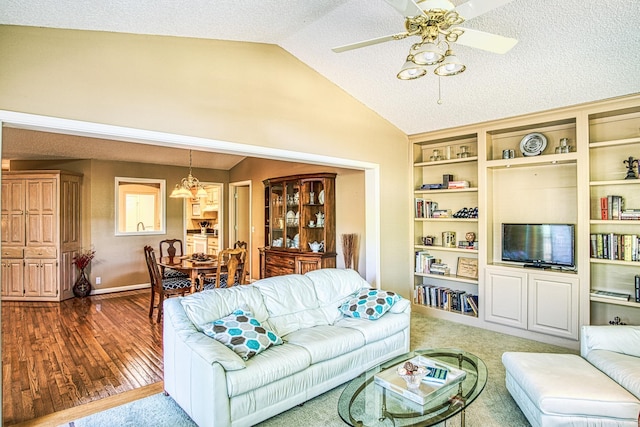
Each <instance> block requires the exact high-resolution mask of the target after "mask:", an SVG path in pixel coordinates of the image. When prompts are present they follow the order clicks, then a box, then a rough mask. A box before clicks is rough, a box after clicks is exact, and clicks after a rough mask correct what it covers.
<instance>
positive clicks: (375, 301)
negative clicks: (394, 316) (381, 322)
mask: <svg viewBox="0 0 640 427" xmlns="http://www.w3.org/2000/svg"><path fill="white" fill-rule="evenodd" d="M400 298H401V297H400V295H398V294H396V293H394V292H391V291H382V290H379V289H362V290H360V292H358V294H357V295H355V296H354V297H353V298H350V299H349V300H347V301H345V302H344V304H342V306H341V307H340V311H341V312H342V314H344V315H345V316H350V317H355V318H358V319H369V320H375V319H379V318H380V317H382V315H383V314H385V313H386V312H387V311H389V309H390V308H391V306H392V305H393V304H395V303H396V302H397V301H399V300H400Z"/></svg>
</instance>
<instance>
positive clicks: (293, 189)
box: [260, 173, 336, 278]
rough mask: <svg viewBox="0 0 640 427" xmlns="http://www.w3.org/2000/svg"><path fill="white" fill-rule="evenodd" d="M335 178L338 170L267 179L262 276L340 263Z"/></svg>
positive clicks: (308, 269)
mask: <svg viewBox="0 0 640 427" xmlns="http://www.w3.org/2000/svg"><path fill="white" fill-rule="evenodd" d="M335 178H336V174H335V173H317V174H306V175H291V176H284V177H278V178H270V179H266V180H265V181H263V182H264V185H265V199H264V200H265V214H264V218H265V233H264V234H265V247H264V248H260V278H265V277H272V276H281V275H285V274H293V273H296V274H304V273H306V272H308V271H312V270H317V269H320V268H334V267H335V266H336V215H335V212H336V205H335ZM312 247H314V249H315V250H316V251H315V252H314V251H313V250H312Z"/></svg>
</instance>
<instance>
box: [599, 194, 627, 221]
mask: <svg viewBox="0 0 640 427" xmlns="http://www.w3.org/2000/svg"><path fill="white" fill-rule="evenodd" d="M624 210H625V209H624V198H623V197H622V196H617V195H615V194H609V195H607V196H605V197H601V198H600V219H605V220H609V219H610V220H619V219H622V212H623V211H624Z"/></svg>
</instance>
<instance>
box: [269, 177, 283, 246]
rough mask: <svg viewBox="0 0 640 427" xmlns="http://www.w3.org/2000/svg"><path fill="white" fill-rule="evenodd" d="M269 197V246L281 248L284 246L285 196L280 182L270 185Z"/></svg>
mask: <svg viewBox="0 0 640 427" xmlns="http://www.w3.org/2000/svg"><path fill="white" fill-rule="evenodd" d="M269 197H270V215H271V218H270V223H271V246H273V247H276V248H281V247H283V246H284V219H285V218H284V214H285V205H284V204H285V203H286V196H285V193H284V187H283V186H282V184H275V185H272V186H271V191H270V194H269Z"/></svg>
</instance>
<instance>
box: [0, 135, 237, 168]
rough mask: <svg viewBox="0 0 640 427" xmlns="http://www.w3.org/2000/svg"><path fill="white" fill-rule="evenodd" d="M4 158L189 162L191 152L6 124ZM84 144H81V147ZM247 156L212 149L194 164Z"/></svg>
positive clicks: (226, 164) (221, 164)
mask: <svg viewBox="0 0 640 427" xmlns="http://www.w3.org/2000/svg"><path fill="white" fill-rule="evenodd" d="M2 136H3V139H2V158H3V159H8V160H15V159H20V160H60V159H100V160H113V161H122V162H131V161H136V162H140V163H152V164H158V165H166V164H171V165H176V166H188V165H189V155H188V153H187V151H186V150H184V149H181V148H170V147H161V146H157V145H148V144H140V143H132V142H124V141H113V140H109V141H108V142H109V143H108V144H105V140H102V139H98V138H88V137H86V136H74V135H63V134H59V133H49V132H40V131H33V130H26V129H17V128H11V127H5V128H3V130H2ZM79 147H81V148H79ZM242 159H244V157H242V156H234V155H230V154H222V153H214V152H210V151H197V150H193V152H192V165H193V167H194V168H208V169H220V170H229V169H231V168H233V167H234V166H235V165H237V164H238V163H239V162H240V161H242Z"/></svg>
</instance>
